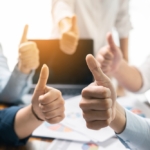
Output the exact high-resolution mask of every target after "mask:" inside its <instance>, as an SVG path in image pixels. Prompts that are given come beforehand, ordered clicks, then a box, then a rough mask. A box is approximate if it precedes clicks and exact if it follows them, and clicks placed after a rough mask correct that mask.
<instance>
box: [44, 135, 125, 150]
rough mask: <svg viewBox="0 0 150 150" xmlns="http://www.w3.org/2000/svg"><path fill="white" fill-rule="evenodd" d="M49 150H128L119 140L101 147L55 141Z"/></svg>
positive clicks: (91, 144)
mask: <svg viewBox="0 0 150 150" xmlns="http://www.w3.org/2000/svg"><path fill="white" fill-rule="evenodd" d="M47 150H127V149H126V148H125V147H124V146H123V145H122V143H121V142H120V141H119V140H118V139H117V138H112V139H110V140H108V141H107V142H106V143H101V144H99V145H97V144H94V143H78V142H73V141H65V140H54V141H53V142H52V144H51V145H50V147H49V148H48V149H47Z"/></svg>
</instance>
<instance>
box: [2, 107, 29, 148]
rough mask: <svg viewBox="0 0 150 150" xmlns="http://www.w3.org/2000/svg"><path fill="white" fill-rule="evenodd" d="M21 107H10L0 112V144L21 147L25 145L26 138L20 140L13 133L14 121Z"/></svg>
mask: <svg viewBox="0 0 150 150" xmlns="http://www.w3.org/2000/svg"><path fill="white" fill-rule="evenodd" d="M20 109H21V107H10V108H8V109H4V110H2V111H0V143H2V144H7V145H13V146H21V145H25V144H26V142H27V140H28V138H29V137H27V138H25V139H22V140H20V139H19V138H18V137H17V135H16V133H15V131H14V120H15V116H16V114H17V112H18V111H19V110H20Z"/></svg>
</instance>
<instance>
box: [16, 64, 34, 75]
mask: <svg viewBox="0 0 150 150" xmlns="http://www.w3.org/2000/svg"><path fill="white" fill-rule="evenodd" d="M18 70H19V71H20V72H21V73H24V74H29V73H30V71H31V70H30V69H28V68H25V67H22V65H21V64H20V63H19V64H18Z"/></svg>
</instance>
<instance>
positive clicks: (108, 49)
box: [97, 33, 143, 92]
mask: <svg viewBox="0 0 150 150" xmlns="http://www.w3.org/2000/svg"><path fill="white" fill-rule="evenodd" d="M107 41H108V45H107V46H105V47H103V48H102V51H100V52H99V54H98V56H97V60H98V62H99V63H100V66H101V68H102V70H103V72H104V73H106V74H107V75H111V76H113V77H115V78H116V79H117V81H118V82H119V84H120V85H122V86H123V87H125V88H126V89H128V90H129V91H132V92H137V91H138V90H140V89H141V87H142V85H143V79H142V76H141V73H140V72H139V70H138V69H137V68H136V67H134V66H130V65H129V64H128V63H127V62H126V61H125V60H124V59H123V56H122V53H121V50H120V48H118V47H117V46H116V45H115V43H114V40H113V38H112V35H111V34H110V33H109V34H108V35H107ZM127 72H128V73H127ZM135 81H136V82H135Z"/></svg>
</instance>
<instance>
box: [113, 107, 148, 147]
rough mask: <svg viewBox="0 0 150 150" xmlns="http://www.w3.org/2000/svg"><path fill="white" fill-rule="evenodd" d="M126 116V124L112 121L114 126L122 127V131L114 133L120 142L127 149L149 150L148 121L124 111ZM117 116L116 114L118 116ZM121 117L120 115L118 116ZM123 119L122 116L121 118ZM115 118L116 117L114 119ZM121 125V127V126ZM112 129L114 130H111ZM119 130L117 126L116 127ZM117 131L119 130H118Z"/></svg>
mask: <svg viewBox="0 0 150 150" xmlns="http://www.w3.org/2000/svg"><path fill="white" fill-rule="evenodd" d="M124 111H125V115H124V117H125V116H126V122H125V123H122V121H120V119H116V120H114V122H116V123H114V125H117V122H119V121H120V122H119V123H120V126H122V127H123V126H124V125H125V126H124V129H123V130H122V131H121V130H120V131H121V132H120V133H118V132H117V130H115V131H116V133H118V134H117V136H118V137H119V139H120V140H121V142H122V143H123V144H124V145H125V146H126V147H127V148H129V149H132V150H141V149H142V150H149V148H150V132H149V131H150V120H149V119H145V118H142V117H140V116H138V115H136V114H133V113H132V112H130V111H128V110H126V109H124ZM118 115H119V114H117V116H118ZM119 116H121V115H119ZM122 117H123V116H122ZM116 118H117V117H116ZM121 124H122V125H121ZM113 129H114V128H113ZM118 129H119V126H118ZM118 131H119V130H118Z"/></svg>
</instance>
